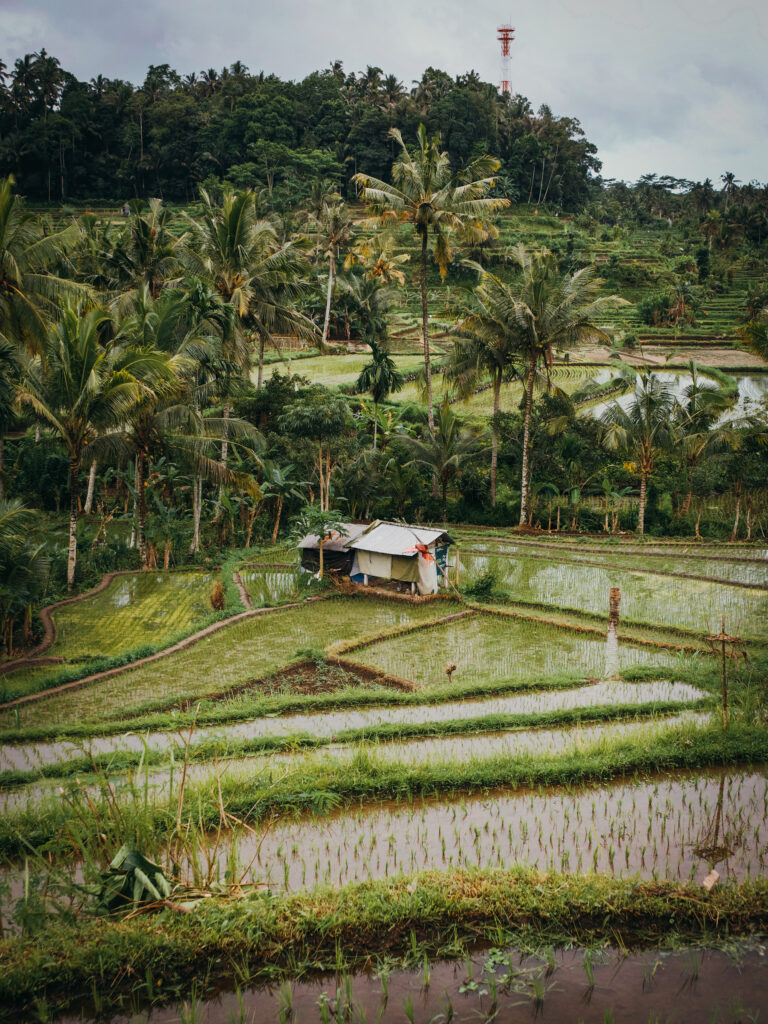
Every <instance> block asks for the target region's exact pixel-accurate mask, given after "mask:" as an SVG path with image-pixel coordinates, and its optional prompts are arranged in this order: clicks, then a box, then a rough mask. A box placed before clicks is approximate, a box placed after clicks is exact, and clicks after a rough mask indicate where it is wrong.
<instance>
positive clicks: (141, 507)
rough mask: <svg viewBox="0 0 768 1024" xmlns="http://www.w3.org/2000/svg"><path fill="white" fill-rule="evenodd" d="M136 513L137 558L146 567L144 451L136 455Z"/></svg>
mask: <svg viewBox="0 0 768 1024" xmlns="http://www.w3.org/2000/svg"><path fill="white" fill-rule="evenodd" d="M136 513H137V516H136V518H137V522H138V530H137V540H138V543H139V558H140V559H141V567H142V569H146V568H147V567H148V561H147V501H146V497H145V495H144V452H139V453H138V454H137V456H136Z"/></svg>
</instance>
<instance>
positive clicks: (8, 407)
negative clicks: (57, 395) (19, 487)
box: [0, 338, 21, 498]
mask: <svg viewBox="0 0 768 1024" xmlns="http://www.w3.org/2000/svg"><path fill="white" fill-rule="evenodd" d="M20 373H21V362H20V360H19V353H18V351H17V350H16V348H15V347H14V346H13V345H11V343H10V342H9V341H5V340H4V339H3V338H0V498H2V497H3V490H4V483H5V481H4V466H3V455H4V451H5V432H6V430H7V429H8V427H9V426H10V424H11V422H12V420H13V399H14V398H15V396H16V384H17V381H18V378H19V375H20Z"/></svg>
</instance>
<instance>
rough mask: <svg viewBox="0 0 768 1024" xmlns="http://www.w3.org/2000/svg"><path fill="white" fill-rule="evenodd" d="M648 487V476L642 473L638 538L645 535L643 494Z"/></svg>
mask: <svg viewBox="0 0 768 1024" xmlns="http://www.w3.org/2000/svg"><path fill="white" fill-rule="evenodd" d="M647 485H648V474H647V473H646V472H645V471H644V472H643V473H642V474H641V476H640V514H639V516H638V520H637V530H638V533H639V534H640V536H641V537H642V535H643V534H644V533H645V492H646V488H647Z"/></svg>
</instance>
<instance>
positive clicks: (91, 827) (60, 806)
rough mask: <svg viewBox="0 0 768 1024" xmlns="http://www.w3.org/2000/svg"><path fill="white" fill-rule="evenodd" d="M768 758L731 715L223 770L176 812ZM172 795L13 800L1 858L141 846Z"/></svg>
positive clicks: (757, 736) (156, 837)
mask: <svg viewBox="0 0 768 1024" xmlns="http://www.w3.org/2000/svg"><path fill="white" fill-rule="evenodd" d="M766 763H768V731H766V730H765V729H764V728H760V727H751V726H744V725H739V724H733V725H732V726H731V728H730V729H729V730H728V731H727V732H725V733H724V732H723V730H722V729H721V728H718V727H715V726H712V727H709V728H707V729H696V728H690V727H685V726H683V727H679V728H673V729H669V730H668V731H666V732H664V733H663V734H662V735H661V736H658V737H657V738H655V739H652V740H649V741H646V742H644V743H642V744H639V743H637V742H636V741H635V742H633V741H630V740H626V741H624V740H614V741H613V742H612V743H610V744H608V743H597V744H595V745H594V746H592V747H590V748H588V749H586V750H579V751H575V752H573V753H570V754H566V755H560V756H558V757H552V758H547V757H515V756H507V755H495V756H493V757H489V758H483V759H481V760H480V759H478V760H473V761H468V762H464V763H461V764H454V763H452V762H450V761H441V762H429V763H425V764H416V765H410V764H401V763H391V762H384V761H377V759H376V754H375V751H373V752H368V751H361V752H360V754H359V755H358V756H357V757H354V758H351V759H350V760H348V761H345V763H344V764H342V765H335V764H333V763H323V762H317V763H314V764H313V763H311V762H309V763H308V764H307V765H299V766H298V767H297V768H296V769H295V770H292V771H289V772H286V773H284V774H282V775H277V774H276V773H274V772H273V771H268V772H265V771H263V770H262V771H260V772H258V773H255V774H254V776H253V777H252V779H250V780H249V779H247V778H238V779H236V780H233V779H228V778H224V779H222V780H221V785H220V789H219V788H217V786H216V783H215V781H210V782H208V781H207V782H205V783H203V784H199V785H196V786H190V787H188V788H187V790H186V791H185V793H184V800H183V805H182V808H181V812H182V813H181V815H180V817H181V819H183V821H185V822H187V821H188V822H190V825H191V826H192V827H194V829H196V830H198V833H199V834H200V835H201V837H202V835H203V834H204V833H205V832H206V831H208V830H211V829H215V828H218V827H219V826H221V827H224V828H227V827H228V820H222V809H224V811H225V814H226V815H229V816H231V815H234V816H235V817H236V818H238V819H240V820H241V821H243V822H246V823H248V824H251V825H255V824H259V823H260V822H263V821H265V820H266V819H267V818H269V817H271V816H275V815H277V816H280V815H287V814H296V813H302V812H311V813H326V812H327V811H328V810H330V809H333V808H336V807H349V806H351V805H353V804H358V803H360V802H365V801H380V800H410V799H413V798H414V797H426V796H438V795H440V794H448V793H451V794H455V793H461V792H465V793H472V792H478V791H480V792H484V791H490V790H493V789H499V788H501V787H512V788H526V787H534V786H542V787H548V786H572V785H580V784H585V783H590V782H603V783H605V782H608V781H611V780H616V779H619V778H621V777H631V776H633V775H635V776H649V775H653V774H657V773H659V772H668V771H693V770H697V769H703V768H708V767H718V766H728V765H740V766H744V765H765V764H766ZM177 801H178V795H177V793H174V794H171V795H170V796H169V798H168V799H167V800H166V801H164V802H163V801H160V800H155V799H154V798H153V799H152V800H150V799H149V798H148V796H147V793H146V790H145V789H144V787H142V785H141V784H140V783H139V784H137V785H136V786H135V787H134V788H133V790H132V791H131V792H130V793H125V792H123V793H121V794H120V797H119V801H117V802H116V801H115V799H114V796H113V794H112V791H111V789H107V788H106V787H105V788H104V792H103V794H102V796H101V797H97V796H95V795H91V796H89V797H88V798H87V799H83V800H77V801H75V800H70V801H67V800H63V801H62V800H60V799H55V800H54V799H52V800H50V801H47V802H46V803H44V804H41V805H40V806H38V807H33V808H31V809H18V810H13V811H10V812H8V813H7V814H5V815H4V816H3V817H2V818H0V859H11V858H15V857H19V856H23V855H24V854H27V853H29V852H30V851H31V850H43V849H44V850H45V852H46V853H47V854H50V855H54V856H56V855H63V854H65V853H67V852H69V853H70V854H71V853H72V852H73V850H75V851H83V850H93V849H94V847H98V844H99V842H100V840H99V836H100V835H104V836H105V837H106V838H105V840H104V841H105V843H108V842H109V841H110V840H111V842H112V845H115V844H116V846H117V847H119V846H120V845H121V843H123V842H126V841H127V842H135V843H137V844H138V845H139V846H140V847H141V849H143V850H145V851H146V852H147V853H149V854H150V855H155V854H156V851H159V850H160V849H161V847H162V844H163V842H164V841H166V840H167V839H168V837H169V836H171V835H172V834H173V831H174V829H175V828H176V825H177V820H178V817H179V815H178V804H177Z"/></svg>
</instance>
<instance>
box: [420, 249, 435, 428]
mask: <svg viewBox="0 0 768 1024" xmlns="http://www.w3.org/2000/svg"><path fill="white" fill-rule="evenodd" d="M419 283H420V285H421V334H422V338H423V341H424V370H425V373H426V377H427V422H428V423H429V432H430V434H432V435H434V433H435V410H434V406H433V404H432V363H431V361H430V356H429V311H428V309H427V232H426V230H425V231H424V234H423V235H422V236H421V269H420V273H419Z"/></svg>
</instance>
